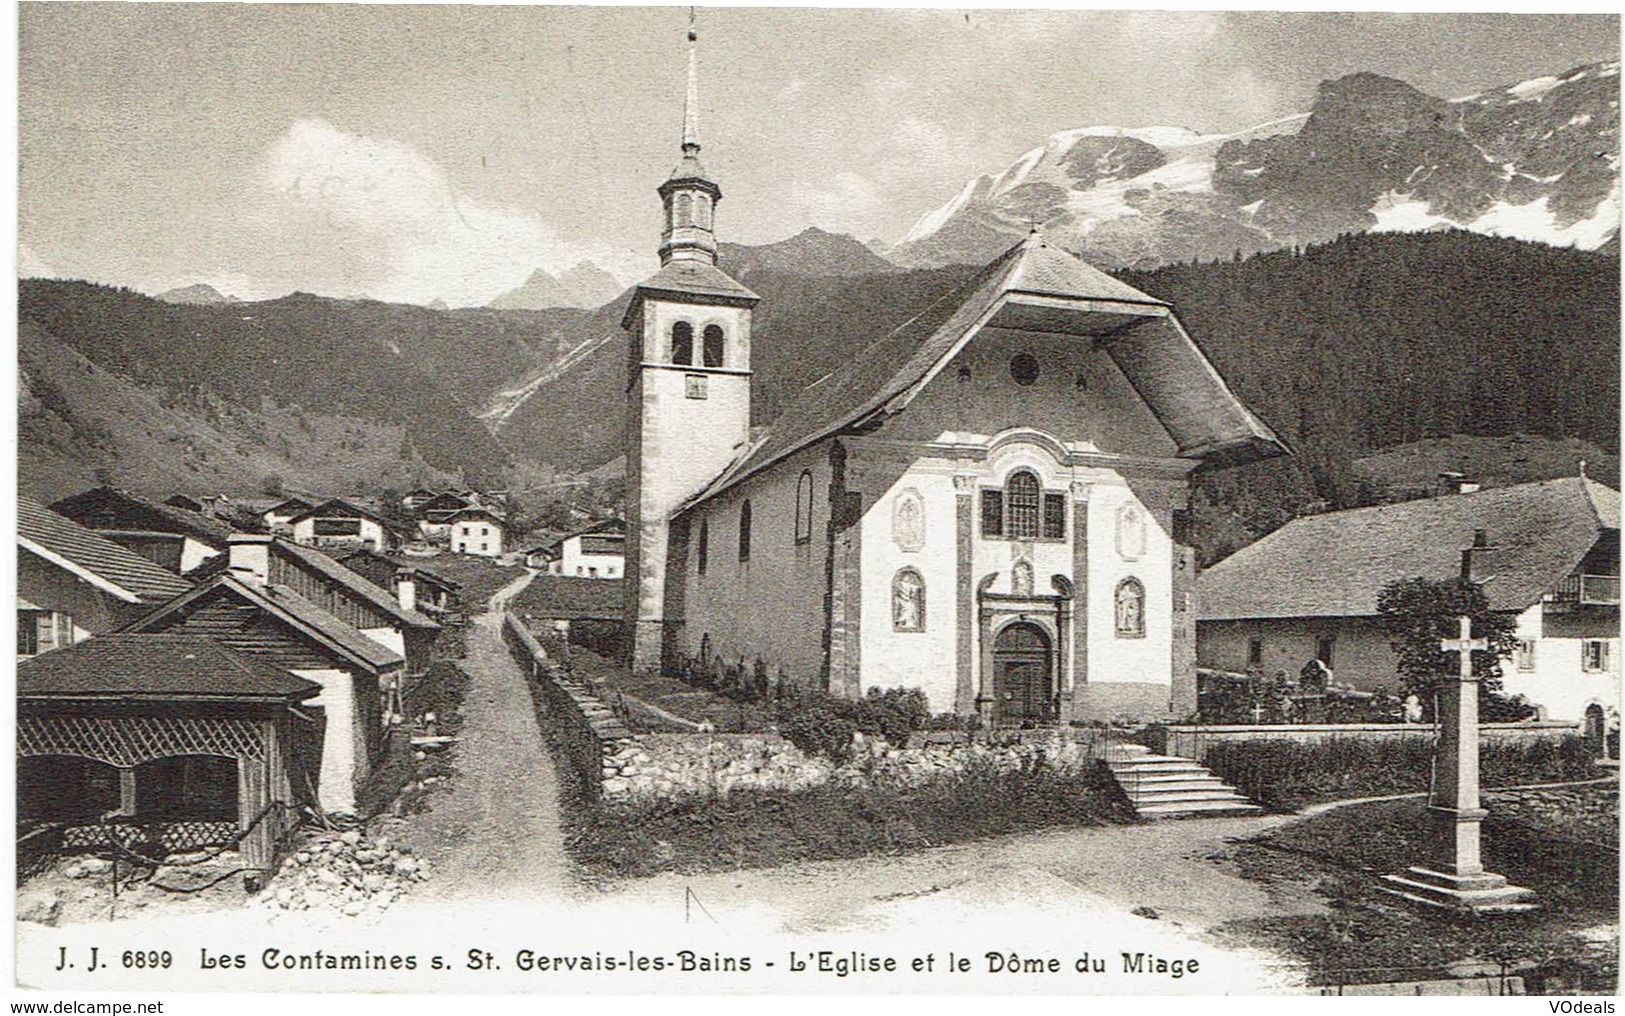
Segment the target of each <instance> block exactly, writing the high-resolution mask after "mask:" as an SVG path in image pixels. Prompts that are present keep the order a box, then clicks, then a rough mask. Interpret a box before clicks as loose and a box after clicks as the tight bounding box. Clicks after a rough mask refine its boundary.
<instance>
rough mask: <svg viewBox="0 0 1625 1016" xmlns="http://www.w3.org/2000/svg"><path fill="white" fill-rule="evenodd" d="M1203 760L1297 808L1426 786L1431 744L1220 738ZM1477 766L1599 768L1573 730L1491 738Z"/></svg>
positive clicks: (1275, 802)
mask: <svg viewBox="0 0 1625 1016" xmlns="http://www.w3.org/2000/svg"><path fill="white" fill-rule="evenodd" d="M1202 763H1203V764H1204V765H1206V766H1207V767H1208V768H1209V769H1211V770H1213V772H1214V773H1215V774H1217V775H1218V776H1219V777H1220V778H1221V779H1223V780H1224V781H1225V782H1227V783H1229V784H1231V785H1233V786H1234V787H1236V789H1237V790H1239V791H1241V793H1243V794H1245V795H1247V796H1248V797H1250V798H1252V799H1253V800H1255V801H1257V802H1259V803H1260V804H1263V805H1264V806H1265V807H1267V808H1271V809H1275V810H1278V811H1296V810H1298V809H1299V808H1301V807H1303V806H1304V805H1306V804H1314V803H1316V802H1319V801H1335V800H1340V799H1344V798H1351V797H1378V796H1381V795H1384V794H1405V793H1413V792H1416V791H1425V790H1427V789H1428V782H1429V777H1430V773H1431V772H1432V768H1433V745H1432V744H1431V743H1429V742H1427V741H1425V740H1422V739H1419V738H1380V739H1368V738H1359V737H1344V738H1333V739H1331V740H1328V741H1321V742H1319V743H1313V744H1304V743H1300V742H1297V741H1288V740H1281V739H1257V740H1247V741H1220V742H1217V743H1215V744H1214V745H1213V746H1212V747H1211V748H1209V749H1208V751H1207V753H1206V754H1205V755H1204V756H1203V758H1202ZM1479 772H1480V774H1481V776H1482V780H1483V786H1485V787H1486V788H1489V787H1511V786H1518V785H1521V784H1527V783H1561V782H1565V781H1570V780H1586V779H1593V778H1595V777H1597V776H1598V775H1600V773H1599V770H1598V768H1597V763H1596V759H1595V758H1594V757H1593V750H1592V748H1591V747H1590V746H1588V745H1587V744H1586V742H1585V740H1584V739H1583V738H1580V737H1573V736H1570V737H1564V738H1562V739H1552V738H1541V739H1538V740H1531V741H1515V742H1496V741H1491V742H1488V743H1486V744H1484V745H1483V746H1482V748H1481V749H1480V753H1479Z"/></svg>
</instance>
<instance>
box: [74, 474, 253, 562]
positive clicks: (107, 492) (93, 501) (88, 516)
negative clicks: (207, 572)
mask: <svg viewBox="0 0 1625 1016" xmlns="http://www.w3.org/2000/svg"><path fill="white" fill-rule="evenodd" d="M51 510H52V511H54V512H57V513H58V514H60V515H64V516H66V517H68V518H70V519H72V520H73V521H75V522H78V523H80V524H81V525H84V526H88V527H90V528H91V529H120V530H146V531H149V532H158V533H180V534H182V535H185V536H190V537H192V538H193V539H194V540H197V541H198V542H199V543H202V544H206V545H207V546H210V547H214V548H215V549H217V550H224V549H226V538H227V537H228V536H230V535H231V532H232V530H231V527H230V526H228V525H226V524H225V523H224V522H220V521H218V520H216V519H211V518H209V517H208V516H206V515H200V514H198V513H197V512H191V511H187V510H186V509H184V508H176V507H174V506H172V505H167V504H164V503H163V502H161V501H155V500H153V499H152V498H149V497H142V496H141V495H140V494H133V493H131V492H130V491H127V490H121V489H119V488H117V487H92V488H91V489H89V490H84V491H80V492H79V493H77V494H73V495H70V496H68V497H65V498H63V499H62V500H60V501H57V502H54V503H53V504H52V505H51Z"/></svg>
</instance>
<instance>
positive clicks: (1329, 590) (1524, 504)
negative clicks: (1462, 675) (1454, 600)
mask: <svg viewBox="0 0 1625 1016" xmlns="http://www.w3.org/2000/svg"><path fill="white" fill-rule="evenodd" d="M1619 513H1620V500H1619V492H1618V491H1616V490H1613V489H1612V488H1609V487H1605V486H1603V485H1602V484H1600V483H1597V482H1596V481H1595V480H1589V479H1586V478H1584V477H1578V476H1570V477H1564V478H1562V479H1558V480H1544V481H1541V482H1538V483H1520V484H1517V485H1515V486H1511V487H1494V488H1491V489H1488V490H1480V491H1476V492H1474V493H1471V494H1449V495H1444V496H1441V497H1430V498H1423V499H1421V500H1419V501H1405V502H1401V503H1400V504H1388V505H1380V506H1378V507H1375V508H1354V509H1350V510H1348V511H1340V512H1326V513H1325V514H1323V515H1309V516H1305V517H1304V518H1300V519H1294V520H1292V521H1291V522H1288V523H1287V524H1286V525H1284V526H1282V527H1281V528H1280V529H1277V530H1276V531H1275V532H1273V533H1271V534H1269V535H1268V536H1266V537H1264V538H1263V539H1261V540H1259V541H1258V542H1257V543H1253V544H1251V545H1249V546H1246V547H1243V548H1242V549H1241V550H1238V551H1236V552H1235V553H1234V554H1232V555H1230V556H1229V557H1227V558H1225V559H1224V560H1223V561H1220V562H1219V563H1217V564H1215V565H1214V566H1213V567H1211V568H1209V569H1207V570H1206V571H1204V572H1203V573H1202V574H1201V575H1200V576H1198V578H1197V580H1196V608H1197V612H1196V616H1197V619H1198V620H1202V621H1224V620H1239V619H1244V618H1272V617H1365V616H1370V615H1374V614H1375V613H1376V612H1377V594H1378V593H1379V592H1381V591H1382V587H1383V586H1385V585H1387V584H1388V583H1390V582H1393V581H1394V580H1396V579H1406V578H1414V577H1418V576H1420V577H1423V578H1429V579H1448V578H1454V577H1455V576H1457V575H1459V574H1460V573H1461V552H1462V551H1463V550H1465V549H1466V548H1467V547H1469V546H1471V545H1472V543H1473V536H1474V533H1475V532H1476V531H1478V530H1483V531H1484V534H1485V535H1486V536H1487V537H1488V538H1489V542H1490V545H1491V547H1492V549H1490V550H1488V551H1484V552H1483V557H1482V558H1481V559H1479V562H1478V563H1477V564H1475V565H1474V571H1475V573H1476V572H1478V571H1479V568H1480V565H1482V570H1483V573H1484V574H1486V575H1488V576H1492V577H1491V578H1489V579H1487V581H1485V583H1484V591H1485V593H1486V594H1488V596H1489V599H1490V606H1491V607H1492V608H1494V609H1496V610H1523V609H1525V608H1526V607H1528V606H1530V605H1531V604H1533V603H1536V602H1537V601H1539V600H1540V598H1541V597H1542V596H1543V595H1544V594H1546V593H1547V592H1549V591H1550V590H1551V589H1552V588H1553V587H1554V586H1555V585H1556V584H1557V583H1558V581H1559V580H1560V579H1562V578H1564V577H1565V576H1567V575H1568V574H1569V573H1570V572H1572V571H1573V570H1574V568H1575V567H1576V566H1577V565H1578V564H1579V563H1580V561H1581V559H1582V558H1584V557H1585V555H1586V553H1587V552H1588V551H1590V550H1591V548H1592V547H1593V546H1594V545H1595V544H1596V542H1597V540H1598V538H1599V537H1601V536H1602V535H1603V533H1604V532H1605V531H1606V530H1610V529H1611V530H1614V531H1615V532H1617V531H1618V530H1619Z"/></svg>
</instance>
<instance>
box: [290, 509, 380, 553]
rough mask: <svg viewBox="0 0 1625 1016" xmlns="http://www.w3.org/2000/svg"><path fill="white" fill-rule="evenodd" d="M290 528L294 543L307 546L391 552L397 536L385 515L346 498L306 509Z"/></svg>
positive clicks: (297, 516)
mask: <svg viewBox="0 0 1625 1016" xmlns="http://www.w3.org/2000/svg"><path fill="white" fill-rule="evenodd" d="M288 525H289V526H290V527H291V529H292V537H293V540H294V542H295V543H302V544H304V545H305V546H307V547H333V548H350V547H372V548H373V549H374V550H389V549H391V548H392V547H393V546H394V543H395V534H394V533H393V532H392V531H391V529H390V528H389V523H388V522H386V521H385V520H384V519H383V517H382V516H380V515H378V514H377V513H376V512H373V511H370V510H368V509H366V508H363V507H361V506H360V505H357V504H355V503H354V502H351V501H346V500H344V499H343V498H337V497H335V498H329V499H328V500H326V501H323V502H322V503H321V504H319V505H314V506H312V507H310V508H307V509H305V510H304V511H302V512H299V513H298V514H296V515H294V516H293V517H292V518H291V519H290V520H289V521H288Z"/></svg>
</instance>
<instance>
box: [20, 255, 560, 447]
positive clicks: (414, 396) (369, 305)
mask: <svg viewBox="0 0 1625 1016" xmlns="http://www.w3.org/2000/svg"><path fill="white" fill-rule="evenodd" d="M18 296H19V300H18V302H19V308H18V313H19V318H20V320H21V321H22V322H25V323H27V324H29V325H30V326H32V327H34V328H36V329H37V330H38V334H39V335H40V336H41V337H42V338H48V339H50V340H53V341H56V342H60V343H62V344H63V345H65V346H67V347H68V348H70V349H72V350H74V351H76V352H78V353H79V354H81V355H82V356H84V357H85V358H86V359H87V360H89V361H90V362H92V363H94V364H96V365H97V366H98V367H101V368H102V369H104V370H106V371H109V372H111V373H113V374H115V375H118V376H121V377H124V378H127V379H129V380H131V381H133V382H135V383H136V384H138V385H141V386H143V387H145V388H148V389H151V390H152V391H153V392H154V393H155V394H156V395H157V396H158V397H160V398H164V399H170V400H172V399H175V398H180V399H187V400H192V401H196V402H206V401H208V400H209V399H218V400H220V401H221V402H223V403H225V404H227V405H236V406H241V407H244V408H246V409H248V410H250V411H259V410H261V409H262V408H276V409H293V408H295V407H297V409H298V410H300V411H301V412H304V413H308V414H312V415H320V416H328V417H349V418H354V419H356V420H359V421H365V422H367V423H370V424H376V425H379V426H382V427H394V428H398V429H401V430H403V431H404V435H405V436H404V443H405V445H406V448H405V451H404V454H403V459H411V458H413V457H421V459H422V460H424V461H426V462H427V463H429V464H431V465H432V466H433V467H435V468H438V469H441V470H444V471H447V472H453V473H455V472H466V473H469V474H471V475H484V476H487V477H492V478H494V477H495V476H496V475H497V474H498V473H499V472H500V471H501V469H502V468H503V466H504V465H505V463H506V462H507V460H508V456H507V453H506V451H505V450H504V449H503V448H502V446H501V445H500V444H499V443H498V442H497V441H496V440H495V439H493V438H492V436H491V435H490V433H489V432H488V431H487V430H486V429H485V428H484V427H482V426H480V424H479V423H478V422H477V421H476V420H474V419H473V417H472V415H471V412H472V410H473V409H474V408H475V407H476V406H477V405H478V404H479V403H480V401H481V400H482V399H483V398H484V397H485V396H486V395H487V394H488V393H489V392H490V391H491V390H493V389H494V388H496V387H497V386H499V385H500V384H501V383H502V382H503V381H505V380H507V379H509V378H512V377H514V376H515V375H517V374H519V373H522V372H523V371H524V370H525V369H526V367H527V366H528V365H529V364H530V363H531V362H533V361H535V360H538V359H551V358H553V357H555V356H557V355H558V354H559V353H560V352H561V351H562V350H561V348H560V346H561V344H567V343H568V342H569V341H570V339H569V338H568V337H567V335H566V332H567V329H568V328H569V326H570V325H572V324H573V323H574V322H575V321H576V320H578V319H579V318H581V317H582V316H584V313H585V312H582V311H576V310H554V311H494V310H484V309H471V310H459V311H434V310H429V309H427V308H423V307H413V306H408V305H402V304H384V303H377V302H374V301H350V300H334V299H328V298H325V297H316V296H310V295H308V294H302V293H296V294H293V295H291V296H287V297H283V298H281V299H277V300H267V301H263V302H259V303H234V304H225V305H214V306H202V305H184V304H172V303H165V302H161V301H158V300H154V299H151V298H149V297H146V296H143V295H141V294H139V293H135V292H132V291H130V290H125V289H114V288H111V287H107V286H98V285H93V284H90V283H84V282H61V281H53V280H44V279H26V280H23V281H22V282H21V283H19V294H18Z"/></svg>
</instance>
